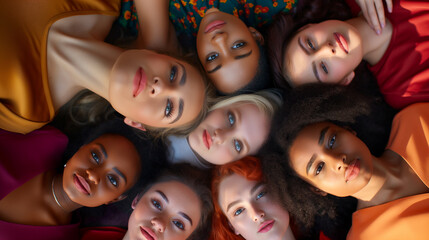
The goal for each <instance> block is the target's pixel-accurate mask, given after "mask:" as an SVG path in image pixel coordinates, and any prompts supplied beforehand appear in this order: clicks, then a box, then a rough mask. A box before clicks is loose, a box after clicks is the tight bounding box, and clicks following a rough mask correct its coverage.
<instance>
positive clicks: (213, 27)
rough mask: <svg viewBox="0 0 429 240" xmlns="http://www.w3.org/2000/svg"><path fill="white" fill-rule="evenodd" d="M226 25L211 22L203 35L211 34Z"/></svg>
mask: <svg viewBox="0 0 429 240" xmlns="http://www.w3.org/2000/svg"><path fill="white" fill-rule="evenodd" d="M225 24H226V23H225V22H224V21H221V20H214V21H213V22H211V23H209V24H207V26H206V28H205V29H204V33H210V32H213V31H214V30H216V29H220V28H222V27H223V26H224V25H225Z"/></svg>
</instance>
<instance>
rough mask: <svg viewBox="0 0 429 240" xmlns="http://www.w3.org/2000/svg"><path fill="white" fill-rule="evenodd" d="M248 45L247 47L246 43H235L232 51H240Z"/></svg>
mask: <svg viewBox="0 0 429 240" xmlns="http://www.w3.org/2000/svg"><path fill="white" fill-rule="evenodd" d="M246 45H247V43H246V42H237V43H234V45H232V49H240V48H242V47H244V46H246Z"/></svg>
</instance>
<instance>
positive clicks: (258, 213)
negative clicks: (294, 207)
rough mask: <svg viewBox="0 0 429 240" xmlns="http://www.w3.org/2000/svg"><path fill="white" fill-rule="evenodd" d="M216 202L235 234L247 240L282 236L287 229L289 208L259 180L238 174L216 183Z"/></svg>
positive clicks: (279, 237) (281, 237) (282, 237)
mask: <svg viewBox="0 0 429 240" xmlns="http://www.w3.org/2000/svg"><path fill="white" fill-rule="evenodd" d="M218 201H219V205H220V206H221V209H222V212H223V213H224V214H225V215H226V217H227V219H228V221H229V222H230V223H231V225H232V227H233V231H234V232H235V233H236V234H240V235H241V236H242V237H244V238H245V239H246V240H253V239H273V240H275V239H278V240H280V239H284V237H285V236H286V232H287V231H288V229H289V212H288V211H286V210H285V209H284V208H283V207H282V206H281V205H280V204H279V203H278V202H277V201H275V200H274V199H273V197H272V196H271V195H270V194H269V193H268V192H267V190H266V188H265V185H264V184H263V183H262V182H257V181H250V180H247V179H246V178H244V177H243V176H240V175H238V174H232V175H230V176H228V177H225V178H224V179H223V180H222V182H221V183H220V184H219V199H218Z"/></svg>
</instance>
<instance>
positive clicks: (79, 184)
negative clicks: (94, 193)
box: [73, 174, 91, 195]
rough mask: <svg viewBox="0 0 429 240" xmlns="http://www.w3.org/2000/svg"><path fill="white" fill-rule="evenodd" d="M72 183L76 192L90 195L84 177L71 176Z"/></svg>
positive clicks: (89, 188)
mask: <svg viewBox="0 0 429 240" xmlns="http://www.w3.org/2000/svg"><path fill="white" fill-rule="evenodd" d="M73 183H74V185H75V186H76V188H77V190H78V191H79V192H81V193H83V194H86V195H89V194H91V187H90V186H89V184H88V182H87V181H86V180H85V178H84V177H82V176H79V175H78V174H74V175H73Z"/></svg>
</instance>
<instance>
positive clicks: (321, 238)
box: [319, 232, 331, 240]
mask: <svg viewBox="0 0 429 240" xmlns="http://www.w3.org/2000/svg"><path fill="white" fill-rule="evenodd" d="M319 240H331V239H330V238H328V237H327V236H325V234H323V232H320V235H319Z"/></svg>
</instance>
